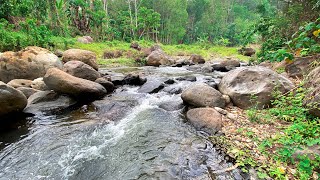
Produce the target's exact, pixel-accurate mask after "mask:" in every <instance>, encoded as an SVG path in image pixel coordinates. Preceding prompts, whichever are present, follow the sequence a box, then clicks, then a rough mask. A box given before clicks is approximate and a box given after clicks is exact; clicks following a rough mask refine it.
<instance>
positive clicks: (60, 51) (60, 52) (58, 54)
mask: <svg viewBox="0 0 320 180" xmlns="http://www.w3.org/2000/svg"><path fill="white" fill-rule="evenodd" d="M54 54H55V55H56V56H58V57H59V58H61V57H62V56H63V51H62V50H59V49H57V50H55V51H54Z"/></svg>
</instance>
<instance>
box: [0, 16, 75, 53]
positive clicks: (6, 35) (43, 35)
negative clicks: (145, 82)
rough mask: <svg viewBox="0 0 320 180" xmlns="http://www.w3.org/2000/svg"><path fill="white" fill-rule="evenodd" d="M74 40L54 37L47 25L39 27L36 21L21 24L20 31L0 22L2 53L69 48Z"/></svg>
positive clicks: (6, 22)
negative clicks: (40, 48) (34, 47)
mask: <svg viewBox="0 0 320 180" xmlns="http://www.w3.org/2000/svg"><path fill="white" fill-rule="evenodd" d="M72 43H73V40H69V39H67V38H61V37H56V36H53V34H52V32H51V31H50V30H49V29H48V28H47V27H46V26H45V25H38V24H36V21H35V20H34V19H27V20H26V21H25V22H22V23H21V24H20V31H18V32H17V31H15V26H14V25H12V24H9V23H8V21H6V20H4V19H2V20H1V21H0V51H12V50H14V51H17V50H20V49H22V48H25V47H27V46H40V47H44V48H53V49H56V48H63V49H65V48H67V47H68V46H69V45H70V44H72Z"/></svg>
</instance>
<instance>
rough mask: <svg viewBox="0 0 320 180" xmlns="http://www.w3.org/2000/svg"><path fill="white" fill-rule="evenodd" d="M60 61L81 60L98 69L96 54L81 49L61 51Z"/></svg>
mask: <svg viewBox="0 0 320 180" xmlns="http://www.w3.org/2000/svg"><path fill="white" fill-rule="evenodd" d="M62 61H63V62H65V63H66V62H68V61H81V62H83V63H85V64H88V65H89V66H91V67H93V69H95V70H98V68H99V66H98V64H97V57H96V54H95V53H94V52H91V51H87V50H82V49H69V50H67V51H65V52H64V53H63V57H62Z"/></svg>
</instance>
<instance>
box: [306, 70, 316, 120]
mask: <svg viewBox="0 0 320 180" xmlns="http://www.w3.org/2000/svg"><path fill="white" fill-rule="evenodd" d="M305 88H307V89H309V92H308V93H307V94H306V96H305V99H304V102H303V104H304V106H305V107H306V108H308V109H309V112H310V114H312V115H314V116H317V117H320V67H318V68H316V69H314V70H312V71H311V72H310V73H309V74H308V76H307V77H306V83H305Z"/></svg>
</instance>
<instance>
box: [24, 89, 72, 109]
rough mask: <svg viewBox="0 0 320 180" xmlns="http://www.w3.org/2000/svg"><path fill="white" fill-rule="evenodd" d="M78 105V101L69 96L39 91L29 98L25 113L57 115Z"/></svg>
mask: <svg viewBox="0 0 320 180" xmlns="http://www.w3.org/2000/svg"><path fill="white" fill-rule="evenodd" d="M75 104H76V101H75V100H74V99H72V98H71V97H69V96H67V95H60V94H57V93H56V92H54V91H39V92H37V93H34V94H33V95H31V96H30V97H29V98H28V105H27V107H26V108H25V110H24V112H27V113H32V114H39V113H57V112H59V111H63V110H65V109H68V108H70V107H72V106H73V105H75Z"/></svg>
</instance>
